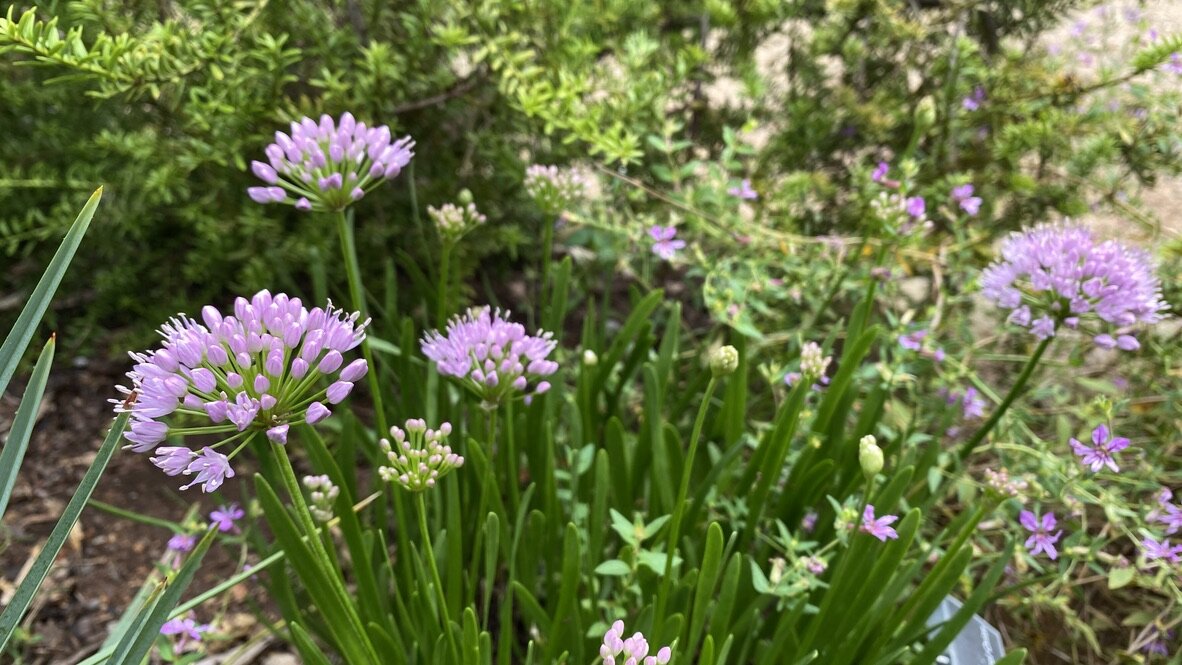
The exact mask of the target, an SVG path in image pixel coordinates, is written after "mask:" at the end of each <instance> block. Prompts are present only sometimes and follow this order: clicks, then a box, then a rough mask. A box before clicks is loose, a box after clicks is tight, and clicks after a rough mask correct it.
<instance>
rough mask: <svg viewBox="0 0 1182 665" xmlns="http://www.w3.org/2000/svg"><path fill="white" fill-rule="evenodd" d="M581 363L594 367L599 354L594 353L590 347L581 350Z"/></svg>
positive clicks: (597, 361) (597, 362)
mask: <svg viewBox="0 0 1182 665" xmlns="http://www.w3.org/2000/svg"><path fill="white" fill-rule="evenodd" d="M583 364H584V365H587V366H588V367H594V366H596V365H598V364H599V356H597V355H595V352H594V351H592V350H591V349H587V350H585V351H583Z"/></svg>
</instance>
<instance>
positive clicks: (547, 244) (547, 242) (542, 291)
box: [538, 216, 558, 302]
mask: <svg viewBox="0 0 1182 665" xmlns="http://www.w3.org/2000/svg"><path fill="white" fill-rule="evenodd" d="M557 221H558V220H556V219H550V217H549V216H547V217H546V221H545V222H544V223H543V225H542V281H541V282H540V283H539V284H538V302H543V301H545V299H546V284H547V283H548V282H549V281H550V261H551V260H552V256H553V254H554V224H555V223H557Z"/></svg>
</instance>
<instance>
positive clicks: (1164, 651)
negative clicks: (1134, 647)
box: [1141, 626, 1174, 656]
mask: <svg viewBox="0 0 1182 665" xmlns="http://www.w3.org/2000/svg"><path fill="white" fill-rule="evenodd" d="M1148 630H1149V631H1150V632H1149V634H1148V635H1147V636H1146V637H1148V638H1149V639H1148V641H1146V642H1145V644H1144V645H1143V646H1142V647H1141V651H1142V652H1143V653H1147V654H1152V655H1156V656H1169V655H1170V646H1169V641H1170V640H1173V639H1174V631H1172V630H1165V631H1163V630H1162V629H1161V628H1158V627H1156V626H1153V627H1151V628H1149V629H1148Z"/></svg>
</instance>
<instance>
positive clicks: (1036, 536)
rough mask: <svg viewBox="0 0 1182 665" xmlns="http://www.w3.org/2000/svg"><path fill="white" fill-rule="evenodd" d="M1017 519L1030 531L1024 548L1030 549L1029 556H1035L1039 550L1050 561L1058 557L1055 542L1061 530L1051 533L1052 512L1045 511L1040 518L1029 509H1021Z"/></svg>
mask: <svg viewBox="0 0 1182 665" xmlns="http://www.w3.org/2000/svg"><path fill="white" fill-rule="evenodd" d="M1018 521H1019V522H1021V524H1022V526H1023V527H1025V528H1026V530H1027V531H1029V532H1030V537H1029V538H1027V539H1026V549H1027V550H1029V551H1030V555H1031V556H1037V555H1038V553H1039V552H1043V553H1045V554H1046V555H1047V558H1049V559H1050V560H1051V561H1054V560H1055V559H1057V558H1059V552H1058V551H1057V550H1056V549H1055V543H1057V542H1059V536H1061V535H1063V531H1062V530H1059V531H1056V532H1055V533H1053V534H1052V533H1051V530H1052V529H1054V528H1055V514H1054V513H1047V514H1046V515H1043V516H1042V518H1041V519H1040V518H1039V517H1038V516H1037V515H1035V514H1034V513H1032V512H1030V511H1029V510H1023V511H1022V512H1021V514H1020V515H1019V516H1018Z"/></svg>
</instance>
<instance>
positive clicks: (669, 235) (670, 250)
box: [648, 226, 685, 261]
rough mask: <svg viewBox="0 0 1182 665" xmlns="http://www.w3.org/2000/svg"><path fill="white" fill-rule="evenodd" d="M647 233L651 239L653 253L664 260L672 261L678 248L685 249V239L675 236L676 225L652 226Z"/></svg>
mask: <svg viewBox="0 0 1182 665" xmlns="http://www.w3.org/2000/svg"><path fill="white" fill-rule="evenodd" d="M648 235H649V237H650V238H652V239H653V254H656V255H657V256H659V257H661V258H662V259H664V260H666V261H672V260H673V257H674V256H676V255H677V252H678V251H679V250H682V249H685V241H684V240H680V239H678V238H677V228H676V227H673V226H654V227H652V228H650V229H649V230H648Z"/></svg>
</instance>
